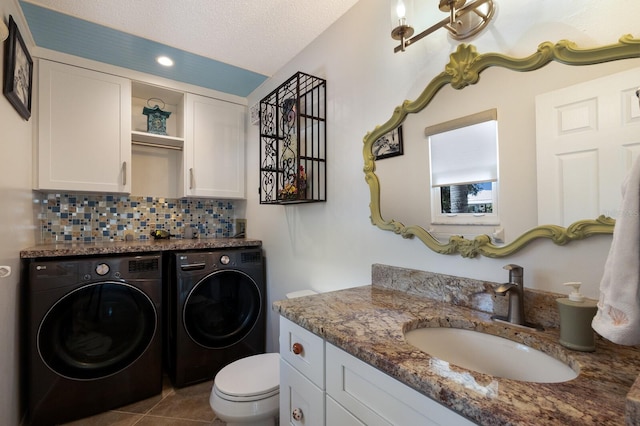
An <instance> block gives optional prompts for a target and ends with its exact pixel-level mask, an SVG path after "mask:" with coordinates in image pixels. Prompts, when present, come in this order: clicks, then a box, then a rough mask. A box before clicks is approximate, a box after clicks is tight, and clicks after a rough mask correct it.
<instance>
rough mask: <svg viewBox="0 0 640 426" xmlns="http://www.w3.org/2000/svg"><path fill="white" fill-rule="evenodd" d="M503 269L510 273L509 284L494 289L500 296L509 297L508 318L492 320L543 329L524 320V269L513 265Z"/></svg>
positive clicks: (498, 317)
mask: <svg viewBox="0 0 640 426" xmlns="http://www.w3.org/2000/svg"><path fill="white" fill-rule="evenodd" d="M503 268H504V269H506V270H507V271H509V282H507V283H504V284H500V285H499V286H498V287H496V288H495V289H494V292H495V293H496V294H497V295H499V296H506V295H509V311H508V313H507V316H506V317H505V316H501V315H494V316H492V317H491V319H493V320H496V321H500V322H507V323H509V324H513V325H517V326H521V327H526V328H534V329H536V330H540V329H542V327H540V326H538V325H535V324H530V323H528V322H526V321H525V319H524V269H523V268H522V267H521V266H518V265H513V264H509V265H506V266H504V267H503Z"/></svg>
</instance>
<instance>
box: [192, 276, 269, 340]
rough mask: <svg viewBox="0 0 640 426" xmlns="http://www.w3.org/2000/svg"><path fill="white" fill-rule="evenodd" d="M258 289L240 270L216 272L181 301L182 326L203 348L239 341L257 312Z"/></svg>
mask: <svg viewBox="0 0 640 426" xmlns="http://www.w3.org/2000/svg"><path fill="white" fill-rule="evenodd" d="M260 309H261V303H260V291H259V289H258V286H257V285H256V283H255V281H253V280H252V279H251V278H250V277H249V276H247V275H246V274H244V273H243V272H240V271H233V270H226V271H218V272H214V273H213V274H210V275H208V276H207V277H205V278H204V279H202V280H201V281H199V282H198V283H197V284H196V285H195V286H194V287H193V289H192V290H191V292H190V293H189V295H188V296H187V300H186V301H185V304H184V310H183V321H184V326H185V329H186V331H187V333H188V334H189V336H190V337H191V339H192V340H193V341H195V342H196V343H198V344H199V345H202V346H204V347H206V348H213V349H219V348H225V347H228V346H231V345H233V344H235V343H237V342H239V341H240V340H242V339H243V338H244V337H245V336H246V335H247V334H249V332H250V331H251V330H252V329H253V327H254V326H255V324H256V322H257V321H258V316H259V315H260Z"/></svg>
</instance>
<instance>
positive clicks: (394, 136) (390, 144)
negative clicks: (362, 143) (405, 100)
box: [372, 126, 403, 161]
mask: <svg viewBox="0 0 640 426" xmlns="http://www.w3.org/2000/svg"><path fill="white" fill-rule="evenodd" d="M372 152H373V155H374V157H375V160H376V161H377V160H381V159H383V158H389V157H396V156H398V155H402V154H403V151H402V126H398V127H396V128H395V129H393V130H392V131H390V132H389V133H387V134H385V135H384V136H381V137H380V138H379V139H378V140H376V141H375V142H374V143H373V146H372Z"/></svg>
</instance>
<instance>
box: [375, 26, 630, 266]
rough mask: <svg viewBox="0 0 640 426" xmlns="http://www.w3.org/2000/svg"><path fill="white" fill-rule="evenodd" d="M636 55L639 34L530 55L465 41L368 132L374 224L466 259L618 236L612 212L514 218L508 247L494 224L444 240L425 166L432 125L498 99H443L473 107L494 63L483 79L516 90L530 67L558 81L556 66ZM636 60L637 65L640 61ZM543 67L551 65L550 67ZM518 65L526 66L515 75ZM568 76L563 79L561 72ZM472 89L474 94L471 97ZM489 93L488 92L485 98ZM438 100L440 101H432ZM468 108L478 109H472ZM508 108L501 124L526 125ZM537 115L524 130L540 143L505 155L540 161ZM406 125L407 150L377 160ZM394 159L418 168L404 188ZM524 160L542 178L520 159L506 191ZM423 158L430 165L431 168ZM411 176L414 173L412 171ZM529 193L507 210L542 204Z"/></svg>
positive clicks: (504, 164)
mask: <svg viewBox="0 0 640 426" xmlns="http://www.w3.org/2000/svg"><path fill="white" fill-rule="evenodd" d="M630 58H640V39H635V38H633V37H632V36H631V35H625V36H623V37H622V38H621V39H620V40H619V42H618V43H615V44H612V45H608V46H603V47H598V48H590V49H580V48H578V47H577V46H576V45H575V43H573V42H570V41H567V40H563V41H560V42H558V43H556V44H553V43H551V42H545V43H542V44H540V45H539V47H538V50H537V51H536V52H535V53H533V54H532V55H530V56H527V57H524V58H513V57H509V56H505V55H502V54H498V53H486V54H479V53H478V52H477V51H476V48H475V47H474V46H472V45H465V44H461V45H459V46H458V48H457V50H456V51H455V52H454V53H452V54H451V55H450V61H449V63H448V64H447V65H446V66H445V70H444V71H443V72H442V73H440V74H439V75H437V76H436V77H435V78H434V79H433V80H432V81H431V82H430V83H429V84H428V85H427V87H426V88H425V89H424V90H423V92H422V93H421V94H420V96H419V97H418V98H417V99H416V100H414V101H405V102H404V103H403V104H402V105H400V106H398V107H396V108H395V110H394V112H393V115H392V116H391V118H390V119H389V120H388V121H387V122H385V123H384V124H382V125H380V126H378V127H376V128H375V129H374V130H372V131H370V132H368V133H367V134H366V135H365V137H364V147H363V157H364V173H365V180H366V182H367V184H368V185H369V190H370V196H371V203H370V211H371V221H372V224H373V225H376V226H378V227H379V228H380V229H383V230H389V231H393V232H395V233H397V234H399V235H401V236H403V237H404V238H412V237H414V236H415V237H418V238H419V239H420V240H421V241H422V242H423V243H424V244H425V245H426V246H427V247H429V248H430V249H432V250H434V251H435V252H437V253H442V254H455V253H459V254H460V255H462V256H463V257H475V256H477V255H483V256H488V257H503V256H507V255H510V254H512V253H514V252H516V251H517V250H520V249H521V248H522V247H524V246H526V245H527V244H528V243H529V242H531V241H533V240H535V239H538V238H546V239H551V240H552V241H553V242H554V243H556V244H558V245H564V244H567V243H569V242H571V241H574V240H580V239H584V238H587V237H589V236H591V235H596V234H611V233H612V232H613V227H614V224H615V221H614V220H613V219H612V218H609V217H606V216H600V217H597V218H595V219H585V220H579V221H577V222H574V223H572V224H570V225H569V226H567V227H564V226H561V225H547V224H543V225H538V224H537V223H533V224H526V223H525V224H524V226H525V227H524V228H523V229H521V230H520V229H517V226H521V225H520V224H518V225H517V226H516V225H515V224H516V221H513V224H514V225H513V226H512V224H511V223H510V224H509V226H508V228H507V231H508V232H510V233H511V235H517V237H516V238H511V239H507V241H508V242H507V243H505V244H500V245H497V244H494V243H493V242H492V240H491V238H490V237H489V235H487V234H489V233H491V232H493V230H491V229H488V230H487V234H482V235H478V236H472V237H464V236H458V235H454V236H451V237H450V238H449V239H448V241H444V242H443V241H440V240H438V239H437V238H436V237H435V236H434V235H433V234H432V233H430V232H429V231H428V229H429V227H430V220H429V218H428V214H427V212H429V211H430V207H429V198H430V197H429V195H428V191H427V189H426V187H427V186H428V182H429V180H428V176H427V175H428V170H425V169H428V167H427V166H426V164H427V161H428V157H427V153H426V152H427V151H428V146H427V145H428V144H427V139H426V137H425V136H424V129H425V127H428V126H431V125H435V124H437V123H439V122H441V121H447V120H450V119H452V118H456V117H460V116H464V115H468V114H470V113H473V112H477V111H481V110H484V109H488V108H490V107H491V106H490V105H480V106H475V105H471V106H470V107H467V110H464V111H458V110H457V109H456V108H457V107H453V108H452V107H443V106H442V104H441V102H444V103H447V102H451V104H453V105H457V106H460V105H468V104H469V102H466V101H465V99H468V98H473V99H482V98H483V96H482V95H480V94H478V92H477V90H479V89H480V88H481V86H482V84H480V85H477V86H475V85H476V83H478V82H479V78H480V74H481V73H482V72H484V71H485V70H487V69H491V71H489V72H486V73H485V74H483V80H487V81H490V80H496V81H498V82H502V85H503V86H505V82H508V87H507V90H511V91H515V90H518V88H525V87H527V86H526V85H527V83H523V82H520V80H518V81H516V79H519V78H521V77H522V76H524V75H526V72H530V71H536V70H540V71H539V72H546V73H547V74H548V75H549V78H551V79H556V74H555V71H556V70H554V69H553V67H566V66H567V65H569V66H582V65H594V64H601V65H598V66H610V65H611V64H610V63H611V62H612V61H617V60H621V59H630ZM547 65H549V67H546V66H547ZM635 65H636V66H637V63H636V64H635ZM543 67H544V69H542V68H543ZM514 71H518V72H517V73H514ZM609 72H616V70H615V69H613V71H609ZM569 75H571V74H569ZM485 77H486V78H485ZM560 80H562V79H561V78H560ZM514 81H516V82H514ZM561 83H562V81H561ZM563 83H564V85H565V86H567V85H571V84H573V83H574V82H573V81H572V80H568V81H566V82H563ZM467 87H468V88H467ZM559 87H562V86H559ZM463 88H467V90H466V91H464V93H463V91H462V90H460V89H463ZM439 92H442V93H441V95H440V96H438V98H437V99H436V94H438V93H439ZM472 94H473V96H471V95H472ZM484 98H487V97H486V96H484ZM489 98H493V99H494V100H495V99H496V98H499V96H496V94H495V92H494V93H493V94H492V96H489ZM432 103H433V105H431V104H432ZM524 103H528V104H529V105H530V106H529V108H530V110H531V115H532V116H533V115H534V114H535V107H533V106H531V105H534V101H533V100H532V99H530V100H528V101H526V102H524ZM429 105H431V107H430V108H427V107H428V106H429ZM468 108H472V109H471V110H469V109H468ZM458 109H460V108H458ZM462 109H464V108H462ZM443 111H445V112H448V113H449V114H452V111H453V114H457V115H455V116H451V115H449V116H443ZM508 113H509V107H504V106H503V107H499V108H498V122H499V123H500V124H499V126H503V125H507V126H518V125H519V123H516V122H513V120H510V118H511V117H509V114H508ZM503 115H504V117H503ZM532 120H533V122H534V124H533V126H532V127H529V128H524V129H523V130H522V131H523V132H526V133H527V134H529V133H532V134H533V141H534V143H532V144H530V145H533V146H528V147H527V148H526V152H524V153H521V152H508V151H507V155H505V156H504V158H505V159H514V158H515V159H517V158H518V157H522V156H524V157H525V160H526V157H527V156H533V157H532V158H534V159H535V155H536V154H535V120H534V119H532ZM400 126H401V128H402V134H403V139H404V151H405V155H404V156H402V155H401V156H396V157H393V158H385V159H384V160H379V161H376V160H375V157H374V154H373V152H372V147H373V144H374V143H375V142H376V141H377V140H378V139H379V138H381V137H383V136H384V135H386V134H387V133H389V132H391V131H392V130H395V129H398V128H399V127H400ZM412 137H415V138H418V139H419V141H418V143H417V144H416V145H417V146H420V149H421V150H422V152H416V151H415V150H414V151H413V152H412V151H411V147H410V146H409V145H410V140H411V139H410V138H412ZM500 144H501V158H502V149H503V146H504V147H508V146H509V140H501V141H500ZM505 149H508V148H505ZM407 159H409V160H407ZM416 159H418V160H421V161H422V163H416V162H415V161H417V160H416ZM406 161H412V163H410V164H411V166H407V164H409V163H405V162H406ZM392 163H395V164H396V167H400V168H399V169H397V170H409V168H410V170H411V175H410V176H411V181H412V182H413V183H412V184H408V183H407V182H406V181H405V182H403V183H402V186H400V181H399V178H398V177H397V175H398V173H397V172H396V173H393V172H390V171H388V170H389V169H390V168H391V165H392ZM512 163H513V164H512ZM524 163H530V165H529V166H528V167H532V168H533V173H534V182H535V167H536V166H535V161H524V162H523V161H521V162H520V163H518V160H513V161H501V162H500V169H501V170H500V178H499V182H500V185H502V187H503V188H502V189H504V186H505V185H510V184H512V183H511V181H513V180H517V179H516V178H513V179H512V178H511V177H510V178H507V176H509V173H512V174H513V175H517V174H518V167H520V166H521V165H522V164H524ZM419 164H423V166H420V165H419ZM398 165H399V166H398ZM394 174H395V176H396V177H395V178H394V177H393V176H394ZM404 176H405V178H406V176H407V173H406V172H405V173H404ZM394 179H395V180H394ZM412 185H413V186H412ZM416 185H417V186H421V187H422V189H421V191H422V192H418V193H417V194H416V192H415V191H414V186H416ZM512 192H513V191H512ZM533 192H534V193H535V184H533ZM423 195H424V196H423ZM381 198H383V200H381ZM522 198H526V200H520V199H518V200H508V201H509V202H506V203H505V200H501V202H502V208H503V210H502V212H504V213H505V214H507V213H508V210H509V209H513V210H514V212H512V215H513V216H516V217H517V216H518V209H533V211H536V210H537V206H536V197H535V195H533V196H530V197H522ZM383 201H384V202H383ZM383 213H384V215H383ZM506 222H508V220H505V223H506ZM520 222H522V221H520ZM405 223H409V225H405Z"/></svg>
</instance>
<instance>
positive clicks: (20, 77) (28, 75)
mask: <svg viewBox="0 0 640 426" xmlns="http://www.w3.org/2000/svg"><path fill="white" fill-rule="evenodd" d="M32 84H33V59H31V55H29V51H28V50H27V46H26V45H25V44H24V40H23V39H22V35H20V31H19V30H18V26H17V25H16V22H15V21H14V20H13V16H11V15H9V38H8V39H7V46H6V50H5V58H4V85H3V89H2V92H3V93H4V95H5V96H6V97H7V99H9V102H11V105H13V107H14V108H15V109H16V111H18V114H20V115H21V116H22V118H24V119H25V120H28V119H29V117H31V92H32Z"/></svg>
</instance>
